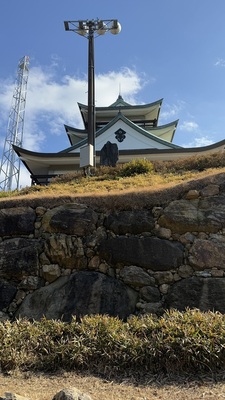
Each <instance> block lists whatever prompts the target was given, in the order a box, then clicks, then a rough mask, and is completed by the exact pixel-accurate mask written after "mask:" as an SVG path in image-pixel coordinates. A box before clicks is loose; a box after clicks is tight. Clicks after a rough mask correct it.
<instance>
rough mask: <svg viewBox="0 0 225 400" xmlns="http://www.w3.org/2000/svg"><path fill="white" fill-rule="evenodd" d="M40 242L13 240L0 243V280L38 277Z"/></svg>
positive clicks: (23, 239) (22, 239)
mask: <svg viewBox="0 0 225 400" xmlns="http://www.w3.org/2000/svg"><path fill="white" fill-rule="evenodd" d="M40 251H41V242H39V241H38V240H35V239H26V238H14V239H8V240H4V241H3V242H0V278H6V279H7V280H8V279H10V278H11V279H13V280H20V279H22V278H24V276H28V275H38V268H39V258H38V257H39V253H40Z"/></svg>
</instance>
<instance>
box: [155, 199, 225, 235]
mask: <svg viewBox="0 0 225 400" xmlns="http://www.w3.org/2000/svg"><path fill="white" fill-rule="evenodd" d="M159 224H160V225H161V226H164V227H166V228H169V229H171V231H172V232H177V233H185V232H212V233H213V232H217V231H218V230H219V229H222V228H223V227H224V226H225V196H222V195H221V196H215V197H209V198H205V199H203V200H194V201H189V200H184V199H182V200H175V201H172V202H171V203H170V204H169V205H168V206H167V207H166V208H165V209H164V211H163V214H162V215H161V217H160V218H159Z"/></svg>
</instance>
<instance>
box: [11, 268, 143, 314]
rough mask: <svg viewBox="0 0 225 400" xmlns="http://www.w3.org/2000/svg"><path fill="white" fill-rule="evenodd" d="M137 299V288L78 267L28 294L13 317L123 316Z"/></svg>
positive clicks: (129, 311) (130, 312)
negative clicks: (77, 269) (74, 271)
mask: <svg viewBox="0 0 225 400" xmlns="http://www.w3.org/2000/svg"><path fill="white" fill-rule="evenodd" d="M136 301H137V292H136V291H134V290H132V289H130V288H128V287H127V286H126V285H124V284H123V283H121V282H119V281H118V280H116V279H114V278H112V277H109V276H106V275H104V274H101V273H98V272H90V271H80V272H77V273H74V274H72V275H70V276H63V277H60V278H59V279H57V280H56V281H55V282H53V283H52V284H50V285H48V286H45V287H42V288H41V289H39V290H36V291H35V292H34V293H31V294H29V295H28V296H27V297H26V298H25V300H24V302H23V303H22V305H21V306H20V308H19V310H18V311H17V314H16V317H26V318H32V319H35V320H40V319H41V318H42V317H43V316H45V317H46V318H47V319H62V320H64V321H70V320H71V318H72V316H73V315H75V316H77V317H81V316H84V315H87V314H108V315H110V316H118V317H119V318H126V317H128V316H129V315H130V314H132V313H134V311H135V306H136Z"/></svg>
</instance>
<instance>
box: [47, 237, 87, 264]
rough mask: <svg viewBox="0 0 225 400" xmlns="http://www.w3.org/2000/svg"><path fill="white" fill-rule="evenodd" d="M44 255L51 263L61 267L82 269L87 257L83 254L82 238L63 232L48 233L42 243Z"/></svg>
mask: <svg viewBox="0 0 225 400" xmlns="http://www.w3.org/2000/svg"><path fill="white" fill-rule="evenodd" d="M44 250H45V255H46V256H47V258H48V259H49V261H50V262H51V263H52V264H58V265H59V266H60V267H62V268H70V269H74V268H76V269H84V268H86V267H87V258H86V257H85V255H84V248H83V243H82V238H80V237H78V238H77V237H71V236H69V235H65V234H61V233H58V234H52V235H50V236H49V237H48V238H47V239H46V241H45V245H44Z"/></svg>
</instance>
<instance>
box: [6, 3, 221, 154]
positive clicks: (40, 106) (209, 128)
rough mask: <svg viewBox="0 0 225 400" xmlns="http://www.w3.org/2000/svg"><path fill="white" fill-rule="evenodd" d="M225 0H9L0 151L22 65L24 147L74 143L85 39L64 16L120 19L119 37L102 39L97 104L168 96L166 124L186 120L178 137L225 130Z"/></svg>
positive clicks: (215, 136) (211, 136) (205, 139)
mask: <svg viewBox="0 0 225 400" xmlns="http://www.w3.org/2000/svg"><path fill="white" fill-rule="evenodd" d="M224 15H225V1H224V0H213V1H212V0H170V1H169V0H160V1H151V0H139V1H138V2H137V1H134V2H131V1H130V0H114V1H113V2H112V1H110V2H108V1H106V0H95V1H93V0H86V1H83V2H81V1H79V2H78V1H75V0H64V1H59V0H58V1H56V0H38V1H31V0H21V1H16V0H7V1H4V0H1V4H0V51H1V64H0V154H2V148H3V144H4V140H5V135H6V129H7V122H8V116H9V111H10V106H11V103H12V96H13V90H14V84H15V79H16V71H17V64H18V62H19V60H20V59H21V58H22V57H23V56H25V55H28V56H29V57H30V73H29V80H28V92H27V103H26V117H25V126H24V145H23V147H24V148H27V149H30V150H33V151H42V152H57V151H60V150H63V149H64V148H66V147H68V144H69V142H68V139H67V136H66V134H65V130H64V124H71V125H73V126H76V127H80V128H82V127H83V125H82V121H81V118H80V115H79V111H78V107H77V102H81V103H87V45H88V43H87V39H85V38H83V37H81V36H79V35H77V34H75V33H72V32H66V31H65V30H64V24H63V22H64V20H77V19H96V18H99V19H113V18H117V19H118V20H119V22H120V23H121V26H122V31H121V33H120V34H119V35H116V36H114V35H111V34H110V33H107V34H106V35H105V36H102V37H98V38H96V40H95V74H96V105H97V106H107V105H110V104H111V103H112V102H114V101H115V100H116V98H117V96H118V94H119V91H120V92H121V94H122V96H123V98H124V100H126V101H128V102H130V103H131V104H140V103H149V102H153V101H156V100H158V99H160V98H163V99H164V101H163V107H162V109H161V114H160V121H159V122H160V124H164V123H168V122H171V121H173V120H176V119H179V125H178V128H177V131H176V134H175V137H174V143H175V144H178V145H180V146H185V147H190V146H191V147H192V146H204V145H207V144H210V143H214V142H217V141H220V140H222V139H224V138H225V23H224Z"/></svg>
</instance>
